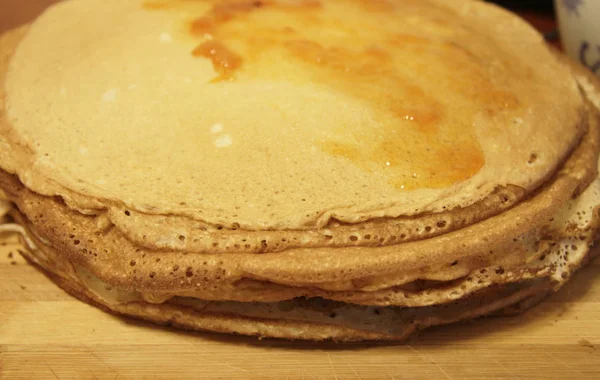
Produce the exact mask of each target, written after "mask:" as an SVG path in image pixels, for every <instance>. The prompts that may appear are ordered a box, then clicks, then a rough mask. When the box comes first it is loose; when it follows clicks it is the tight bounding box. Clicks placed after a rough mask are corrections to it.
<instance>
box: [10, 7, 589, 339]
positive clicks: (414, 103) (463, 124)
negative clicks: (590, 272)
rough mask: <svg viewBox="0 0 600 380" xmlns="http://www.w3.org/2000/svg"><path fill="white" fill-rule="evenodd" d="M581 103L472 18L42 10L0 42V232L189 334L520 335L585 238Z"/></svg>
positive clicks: (95, 288) (66, 273) (46, 262)
mask: <svg viewBox="0 0 600 380" xmlns="http://www.w3.org/2000/svg"><path fill="white" fill-rule="evenodd" d="M107 19H110V20H111V22H110V23H106V20H107ZM81 25H85V28H81ZM599 88H600V86H598V84H597V83H596V81H595V79H594V78H593V77H591V75H588V74H585V73H584V72H583V71H582V69H581V68H579V67H578V66H576V65H574V64H572V63H570V62H568V61H567V60H565V58H563V57H562V56H560V55H557V54H555V53H553V52H552V51H550V50H549V49H548V48H547V47H546V46H545V44H544V43H543V40H542V38H541V36H540V35H539V34H537V33H536V32H535V31H533V30H532V29H531V28H530V27H529V26H528V25H527V24H525V23H524V22H523V21H521V20H519V19H518V18H516V17H515V16H513V15H511V14H509V13H507V12H505V11H502V10H500V9H498V8H495V7H493V6H491V5H488V4H485V3H482V2H478V1H470V0H461V1H455V2H451V3H450V2H446V1H441V0H429V1H417V0H389V1H388V0H377V1H372V2H371V1H370V2H363V1H357V0H340V1H335V2H334V1H315V0H296V1H287V0H285V1H284V0H279V1H276V0H264V1H229V0H222V1H216V0H214V1H213V0H198V1H180V0H157V1H141V0H129V1H117V0H107V1H100V0H88V1H65V2H63V3H61V4H58V5H57V6H55V7H52V8H51V9H50V10H48V11H47V12H46V13H44V14H43V15H42V16H41V17H40V18H39V19H38V20H36V21H35V22H34V23H33V24H31V25H30V26H26V27H23V28H21V29H18V30H14V31H11V32H9V33H7V34H5V35H3V36H1V37H0V189H1V190H2V192H1V193H0V198H2V199H5V200H6V201H8V202H9V203H3V205H6V206H2V207H1V208H0V215H5V214H7V213H8V214H9V215H10V217H11V218H12V219H13V220H14V221H15V223H16V224H3V225H0V232H7V231H15V232H19V233H21V234H22V236H23V238H24V243H26V245H27V246H28V248H29V250H28V252H26V253H25V255H26V257H27V258H28V259H29V260H31V261H32V262H34V263H36V264H38V265H39V266H40V267H41V268H43V269H44V270H45V271H47V272H48V273H49V275H50V276H51V278H52V279H53V280H54V281H56V282H57V283H58V284H59V285H60V286H62V287H63V288H65V290H67V291H69V292H70V293H72V294H74V295H75V296H77V297H79V298H82V299H84V300H86V301H88V302H91V303H93V304H96V305H99V306H101V307H103V308H105V309H108V310H111V311H113V312H116V313H119V314H125V315H130V316H135V317H138V318H142V319H147V320H150V321H154V322H158V323H169V324H173V325H177V326H180V327H184V328H188V329H200V330H212V331H220V332H234V333H241V334H247V335H257V336H271V337H279V338H288V339H312V340H323V339H334V340H362V339H369V340H372V339H386V340H399V339H403V338H405V337H406V336H408V335H409V334H411V333H412V332H414V331H416V330H417V329H422V328H426V327H428V326H433V325H439V324H446V323H452V322H456V321H460V320H464V319H469V318H474V317H478V316H481V315H488V314H492V313H496V314H510V313H514V312H519V311H523V310H525V309H527V308H528V307H529V306H532V305H534V304H535V303H537V302H539V301H540V300H541V299H542V298H543V297H544V296H545V295H547V294H548V293H549V292H551V291H553V290H558V289H559V288H560V287H561V286H562V285H563V284H564V283H565V282H566V281H567V280H568V279H569V278H570V277H571V276H572V275H573V273H574V272H575V271H576V270H577V269H578V268H579V267H580V266H581V265H583V264H585V262H586V261H587V260H588V256H589V252H590V248H591V246H592V244H593V242H594V241H595V239H596V238H597V232H598V229H599V226H598V221H599V220H600V213H599V212H598V206H599V205H600V180H599V179H598V178H597V176H598V156H599V152H600V123H599V116H598V115H599V111H598V107H599V105H600V104H599V103H600V101H599V100H600V96H598V94H599V92H598V91H599V90H598V89H599Z"/></svg>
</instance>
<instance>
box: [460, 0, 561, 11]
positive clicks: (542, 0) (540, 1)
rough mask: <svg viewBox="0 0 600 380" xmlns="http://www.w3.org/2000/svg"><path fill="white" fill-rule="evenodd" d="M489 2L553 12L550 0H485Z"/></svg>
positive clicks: (513, 7) (516, 7) (508, 6)
mask: <svg viewBox="0 0 600 380" xmlns="http://www.w3.org/2000/svg"><path fill="white" fill-rule="evenodd" d="M450 1H451V0H450ZM487 1H488V2H490V3H496V4H500V5H502V6H505V7H507V8H511V9H527V10H536V11H543V12H553V9H554V2H553V1H552V0H487Z"/></svg>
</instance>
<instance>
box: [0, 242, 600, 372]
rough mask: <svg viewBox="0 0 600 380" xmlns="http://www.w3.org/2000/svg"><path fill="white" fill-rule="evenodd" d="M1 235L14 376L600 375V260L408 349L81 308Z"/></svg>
mask: <svg viewBox="0 0 600 380" xmlns="http://www.w3.org/2000/svg"><path fill="white" fill-rule="evenodd" d="M19 249H21V246H20V245H19V244H18V243H17V242H16V239H15V238H14V237H13V238H6V237H4V238H0V378H3V379H53V380H55V379H111V380H114V379H140V378H142V379H159V378H161V379H164V378H168V379H216V378H223V379H495V378H497V379H519V378H527V379H532V378H534V379H600V260H596V261H595V262H593V263H592V264H590V266H588V267H587V268H585V269H583V270H582V271H581V272H580V273H578V275H577V276H576V278H575V279H574V280H573V281H572V282H571V283H569V284H568V285H567V286H566V287H565V288H563V290H561V291H560V292H559V293H557V294H555V295H554V296H552V297H551V298H550V299H548V300H547V301H546V302H544V303H543V304H541V305H540V306H538V307H537V308H535V309H533V310H531V311H529V312H528V313H526V314H524V315H522V316H520V317H511V318H484V319H479V320H476V321H473V322H469V323H466V324H462V325H456V326H445V327H441V328H435V329H432V330H430V331H426V332H424V333H422V334H421V335H420V336H417V337H415V338H413V339H411V340H410V341H409V342H408V343H406V344H405V345H345V344H334V343H325V344H313V343H302V342H284V341H276V340H262V341H259V340H257V339H253V338H245V337H232V336H225V335H218V334H209V333H206V334H194V333H186V332H180V331H176V330H170V329H165V328H160V327H155V326H153V325H150V324H146V323H140V322H136V321H133V320H130V319H125V318H120V317H116V316H113V315H110V314H107V313H104V312H102V311H100V310H98V309H95V308H93V307H91V306H88V305H87V304H84V303H81V302H79V301H77V300H76V299H74V298H72V297H70V296H68V295H67V294H65V293H64V292H63V291H62V290H60V289H59V288H58V287H57V286H55V285H54V284H53V283H52V282H50V281H49V280H48V279H47V278H46V277H45V276H44V275H43V274H42V273H40V272H39V271H38V270H37V269H36V268H34V267H33V266H31V265H28V264H27V263H26V262H25V261H24V260H23V259H22V258H21V256H20V255H19V254H18V250H19Z"/></svg>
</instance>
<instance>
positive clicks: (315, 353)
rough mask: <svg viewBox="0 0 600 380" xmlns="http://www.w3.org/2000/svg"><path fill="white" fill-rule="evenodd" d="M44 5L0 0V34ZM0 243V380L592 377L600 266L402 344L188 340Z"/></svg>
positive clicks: (599, 361) (598, 341)
mask: <svg viewBox="0 0 600 380" xmlns="http://www.w3.org/2000/svg"><path fill="white" fill-rule="evenodd" d="M51 2H53V1H52V0H0V31H2V30H6V29H8V28H11V27H14V26H17V25H18V24H20V23H22V22H24V21H26V20H29V19H31V18H32V17H34V16H35V15H37V14H38V13H39V12H40V11H41V9H43V8H44V7H45V6H47V5H48V4H49V3H51ZM19 249H21V246H20V245H19V244H18V243H17V239H16V238H15V237H6V236H4V237H0V378H2V379H61V380H62V379H111V380H112V379H216V378H221V379H227V378H231V379H519V378H523V379H525V378H527V379H600V274H599V273H598V272H599V271H600V261H598V260H596V261H595V262H594V263H592V264H591V265H590V266H589V267H588V268H586V269H584V270H582V271H581V272H580V273H579V274H578V275H577V277H576V278H575V280H574V281H572V282H571V283H570V284H568V285H567V286H566V287H565V288H564V289H563V290H562V291H561V292H559V293H558V294H555V295H554V296H552V297H551V298H550V299H548V300H547V301H546V302H544V303H543V304H541V305H540V306H538V307H537V308H535V309H533V310H531V311H530V312H528V313H526V314H524V315H522V316H519V317H512V318H501V319H499V318H485V319H479V320H476V321H473V322H470V323H466V324H462V325H455V326H446V327H442V328H436V329H432V330H429V331H427V332H424V333H422V334H421V335H420V336H417V337H415V338H413V339H411V340H410V341H409V342H407V343H406V344H404V345H336V344H333V343H326V344H311V343H302V342H285V341H275V340H263V341H258V340H256V339H251V338H244V337H233V336H224V335H217V334H209V333H206V334H194V333H186V332H180V331H175V330H169V329H164V328H160V327H156V326H153V325H149V324H145V323H140V322H136V321H133V320H130V319H125V318H120V317H116V316H113V315H110V314H107V313H104V312H102V311H100V310H97V309H95V308H93V307H91V306H88V305H86V304H84V303H81V302H79V301H77V300H75V299H74V298H72V297H70V296H69V295H67V294H66V293H64V292H63V291H62V290H61V289H59V288H58V287H57V286H55V285H54V284H53V283H52V282H51V281H49V280H48V279H47V278H46V277H45V276H44V275H43V274H42V273H40V272H39V271H38V270H37V269H36V268H35V267H33V266H31V265H28V264H27V263H26V262H25V261H24V260H23V258H22V257H21V256H20V255H19V254H18V250H19Z"/></svg>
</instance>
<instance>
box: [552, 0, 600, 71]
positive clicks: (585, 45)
mask: <svg viewBox="0 0 600 380" xmlns="http://www.w3.org/2000/svg"><path fill="white" fill-rule="evenodd" d="M554 1H555V4H556V12H557V14H558V23H559V28H560V36H561V39H562V42H563V46H564V47H565V50H566V52H567V54H569V55H570V56H571V57H572V58H574V59H576V60H577V61H579V62H581V63H582V64H583V65H584V66H587V67H588V68H589V69H590V70H592V71H593V72H594V73H595V74H596V75H598V76H600V0H554Z"/></svg>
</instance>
